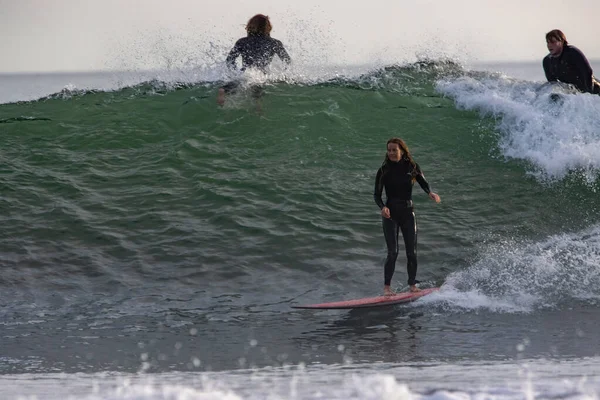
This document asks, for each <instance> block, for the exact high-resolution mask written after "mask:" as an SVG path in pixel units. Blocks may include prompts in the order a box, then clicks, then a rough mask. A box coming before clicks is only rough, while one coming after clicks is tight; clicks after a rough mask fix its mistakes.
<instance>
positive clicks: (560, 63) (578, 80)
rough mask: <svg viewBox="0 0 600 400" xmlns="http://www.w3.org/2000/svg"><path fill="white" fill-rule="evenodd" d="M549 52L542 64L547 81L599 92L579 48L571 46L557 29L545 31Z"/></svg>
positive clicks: (584, 90)
mask: <svg viewBox="0 0 600 400" xmlns="http://www.w3.org/2000/svg"><path fill="white" fill-rule="evenodd" d="M546 44H547V46H548V51H549V52H550V53H549V54H548V55H547V56H546V57H544V61H543V62H542V65H543V67H544V72H545V73H546V79H547V80H548V82H556V81H558V82H562V83H568V84H571V85H573V86H575V87H576V88H577V89H578V90H579V91H581V92H584V93H593V94H600V84H599V83H598V82H597V81H596V79H595V78H594V75H593V71H592V67H591V66H590V63H589V62H588V60H587V58H586V57H585V56H584V55H583V53H582V52H581V50H579V49H578V48H577V47H575V46H571V45H570V44H569V42H567V37H566V36H565V34H564V33H563V32H562V31H560V30H559V29H554V30H552V31H550V32H548V33H546Z"/></svg>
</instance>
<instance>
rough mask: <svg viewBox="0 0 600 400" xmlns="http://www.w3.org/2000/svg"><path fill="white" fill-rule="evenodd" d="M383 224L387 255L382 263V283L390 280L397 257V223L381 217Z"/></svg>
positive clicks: (387, 283)
mask: <svg viewBox="0 0 600 400" xmlns="http://www.w3.org/2000/svg"><path fill="white" fill-rule="evenodd" d="M381 221H382V225H383V236H384V237H385V244H386V246H387V257H386V258H385V264H384V269H383V270H384V275H383V277H384V281H383V283H384V285H386V286H387V285H389V284H390V283H391V282H392V276H393V275H394V271H395V270H396V258H398V233H399V230H398V224H397V223H396V222H395V221H394V220H392V219H391V218H384V217H381Z"/></svg>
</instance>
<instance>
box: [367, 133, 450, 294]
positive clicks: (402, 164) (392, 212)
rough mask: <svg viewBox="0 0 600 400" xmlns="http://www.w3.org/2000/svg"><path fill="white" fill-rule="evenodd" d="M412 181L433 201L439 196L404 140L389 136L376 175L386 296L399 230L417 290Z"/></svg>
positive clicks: (410, 280) (410, 281) (412, 284)
mask: <svg viewBox="0 0 600 400" xmlns="http://www.w3.org/2000/svg"><path fill="white" fill-rule="evenodd" d="M415 181H417V182H419V185H420V186H421V188H422V189H423V190H424V191H425V193H427V194H428V195H429V197H430V198H431V199H432V200H434V201H435V202H436V203H439V202H440V196H438V195H437V194H436V193H433V192H432V191H431V189H430V187H429V183H428V182H427V181H426V180H425V176H424V175H423V172H422V171H421V168H420V167H419V164H417V163H416V162H415V160H413V158H412V156H411V155H410V152H409V151H408V147H407V146H406V143H404V141H403V140H402V139H399V138H391V139H390V140H388V142H387V152H386V155H385V160H384V161H383V164H382V165H381V167H380V168H379V170H378V171H377V176H376V177H375V192H374V194H373V197H374V199H375V203H376V204H377V205H378V206H379V208H380V209H381V216H382V224H383V235H384V237H385V243H386V245H387V257H386V259H385V265H384V283H383V293H384V295H386V296H391V295H394V294H395V293H394V292H393V291H392V289H391V288H390V284H391V281H392V276H393V275H394V271H395V269H396V258H398V234H399V232H400V231H402V237H403V238H404V247H405V249H406V258H407V265H406V269H407V272H408V285H409V286H410V291H411V292H418V291H420V290H421V289H419V288H417V286H416V284H417V283H419V281H417V280H416V279H415V278H416V276H417V220H416V218H415V213H414V210H413V202H412V188H413V184H414V183H415ZM384 188H385V194H386V197H387V201H386V202H385V203H384V202H383V200H382V198H381V196H382V193H383V189H384Z"/></svg>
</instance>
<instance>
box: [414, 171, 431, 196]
mask: <svg viewBox="0 0 600 400" xmlns="http://www.w3.org/2000/svg"><path fill="white" fill-rule="evenodd" d="M417 182H419V185H420V186H421V188H422V189H423V190H424V191H425V193H427V194H429V193H431V188H430V187H429V182H427V180H426V179H425V175H423V171H421V168H420V167H419V164H417Z"/></svg>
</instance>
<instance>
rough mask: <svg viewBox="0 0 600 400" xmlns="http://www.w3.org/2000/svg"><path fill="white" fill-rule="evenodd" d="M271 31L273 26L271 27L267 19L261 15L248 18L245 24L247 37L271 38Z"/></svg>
mask: <svg viewBox="0 0 600 400" xmlns="http://www.w3.org/2000/svg"><path fill="white" fill-rule="evenodd" d="M272 29H273V25H271V21H270V20H269V17H268V16H267V15H263V14H256V15H255V16H254V17H252V18H250V19H249V20H248V23H247V24H246V32H248V36H252V35H263V36H271V30H272Z"/></svg>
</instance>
